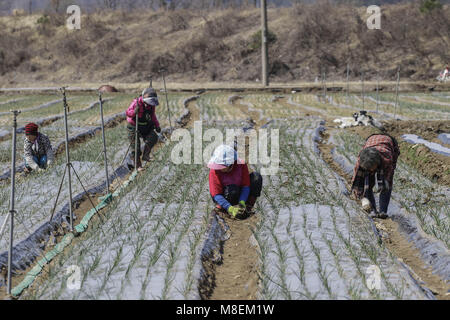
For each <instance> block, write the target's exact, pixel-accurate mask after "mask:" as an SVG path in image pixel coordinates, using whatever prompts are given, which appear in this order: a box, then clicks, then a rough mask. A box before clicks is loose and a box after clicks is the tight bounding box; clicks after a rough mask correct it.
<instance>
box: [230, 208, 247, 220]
mask: <svg viewBox="0 0 450 320" xmlns="http://www.w3.org/2000/svg"><path fill="white" fill-rule="evenodd" d="M244 210H245V209H244V208H241V207H239V206H230V207H229V208H228V213H229V214H231V215H232V216H233V218H236V216H238V215H241V214H243V213H244Z"/></svg>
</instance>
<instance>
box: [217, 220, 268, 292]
mask: <svg viewBox="0 0 450 320" xmlns="http://www.w3.org/2000/svg"><path fill="white" fill-rule="evenodd" d="M224 220H225V222H226V223H227V225H228V226H229V227H230V231H231V236H230V238H229V239H228V240H227V241H225V243H224V246H223V259H222V264H220V265H218V266H216V268H215V287H214V288H213V293H212V295H211V296H210V298H209V299H211V300H232V299H237V300H255V299H257V296H256V295H257V292H258V286H259V280H260V279H259V276H258V262H259V258H258V252H257V250H256V247H255V245H254V243H255V242H253V241H252V240H251V238H252V236H253V235H252V231H251V230H252V228H253V227H254V226H255V225H256V223H257V222H258V221H259V216H258V214H256V215H253V216H251V217H249V218H248V219H245V220H233V219H230V218H228V217H224Z"/></svg>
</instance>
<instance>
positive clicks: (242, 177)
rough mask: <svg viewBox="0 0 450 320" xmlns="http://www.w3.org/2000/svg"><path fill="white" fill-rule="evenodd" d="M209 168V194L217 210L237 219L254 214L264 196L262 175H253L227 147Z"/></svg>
mask: <svg viewBox="0 0 450 320" xmlns="http://www.w3.org/2000/svg"><path fill="white" fill-rule="evenodd" d="M208 168H210V170H209V192H210V194H211V197H212V198H213V200H214V202H215V203H216V205H217V208H218V209H223V210H226V211H227V212H228V213H229V214H230V215H231V216H232V217H233V218H242V217H244V216H245V215H246V214H247V215H248V214H250V212H251V210H252V208H253V206H254V205H255V202H256V198H258V197H259V196H260V195H261V189H262V176H261V175H260V174H259V173H258V172H252V173H251V174H249V172H248V166H247V164H246V163H245V162H244V161H242V160H241V159H238V157H237V152H236V151H235V150H234V149H233V148H232V147H230V146H227V145H220V146H218V147H217V148H216V150H214V154H213V156H212V158H211V160H210V161H209V163H208Z"/></svg>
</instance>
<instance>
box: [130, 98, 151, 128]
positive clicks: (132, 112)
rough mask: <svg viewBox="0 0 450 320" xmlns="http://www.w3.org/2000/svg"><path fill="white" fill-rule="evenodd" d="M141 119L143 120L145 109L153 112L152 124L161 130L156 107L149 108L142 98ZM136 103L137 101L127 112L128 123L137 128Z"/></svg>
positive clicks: (134, 101) (140, 106) (140, 100)
mask: <svg viewBox="0 0 450 320" xmlns="http://www.w3.org/2000/svg"><path fill="white" fill-rule="evenodd" d="M138 99H139V115H138V117H139V118H142V116H143V115H144V109H146V110H148V111H150V112H151V117H152V122H153V124H154V125H155V128H159V122H158V118H156V112H155V107H153V106H149V105H147V104H145V103H144V100H143V98H142V97H139V98H138ZM136 101H137V99H134V100H133V102H132V103H131V104H130V106H129V107H128V109H127V111H126V112H125V113H126V115H127V121H128V123H129V124H131V125H133V126H135V125H136V114H135V113H134V108H135V107H136Z"/></svg>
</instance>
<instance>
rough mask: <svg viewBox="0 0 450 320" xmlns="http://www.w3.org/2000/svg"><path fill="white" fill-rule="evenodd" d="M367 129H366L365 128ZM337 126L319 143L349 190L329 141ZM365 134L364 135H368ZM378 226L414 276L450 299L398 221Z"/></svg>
mask: <svg viewBox="0 0 450 320" xmlns="http://www.w3.org/2000/svg"><path fill="white" fill-rule="evenodd" d="M349 129H351V130H352V131H354V132H358V133H359V132H362V133H365V134H366V133H367V132H368V131H369V132H371V131H374V130H375V129H376V128H373V127H353V128H349ZM364 129H365V130H364ZM331 130H335V128H332V127H329V126H327V131H325V133H324V134H322V138H323V140H322V142H321V143H319V144H318V146H319V150H320V153H321V155H322V158H323V159H324V161H325V162H326V163H327V164H328V165H329V166H330V168H331V169H332V170H333V171H335V172H336V173H337V174H339V175H340V176H341V177H342V178H343V179H344V180H345V181H346V187H347V190H350V184H351V180H352V177H351V176H350V175H348V174H347V173H345V172H344V171H343V169H342V168H341V167H340V165H339V164H337V163H336V162H335V161H334V160H333V157H332V155H331V150H332V149H333V148H334V146H333V145H331V144H329V143H328V139H329V137H330V134H329V133H328V132H329V131H331ZM367 136H368V135H364V136H363V137H364V138H365V137H367ZM373 220H374V223H375V226H376V228H377V229H378V231H380V234H381V235H382V243H383V244H384V245H385V246H386V248H387V249H388V250H389V251H391V252H392V253H393V254H394V255H395V256H397V258H398V259H399V260H400V261H402V262H404V263H405V264H406V265H407V266H408V267H410V268H411V269H412V271H413V272H414V273H415V274H414V275H413V276H414V278H415V279H416V280H418V281H419V282H421V281H423V282H424V283H425V286H426V287H427V288H429V289H430V290H431V291H432V292H433V294H434V295H435V296H436V298H437V299H439V300H450V295H449V294H448V290H450V286H449V285H448V284H447V283H446V281H445V280H443V279H441V278H440V277H439V276H437V275H435V274H433V270H432V268H431V266H429V265H428V264H426V263H425V262H424V261H423V260H422V259H421V258H420V252H419V250H418V249H417V248H416V247H415V246H414V245H413V243H411V242H409V241H408V240H407V239H406V238H405V237H404V236H403V234H402V233H401V231H400V230H399V225H398V223H397V222H395V221H393V220H391V219H390V218H388V219H376V218H375V219H373Z"/></svg>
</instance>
